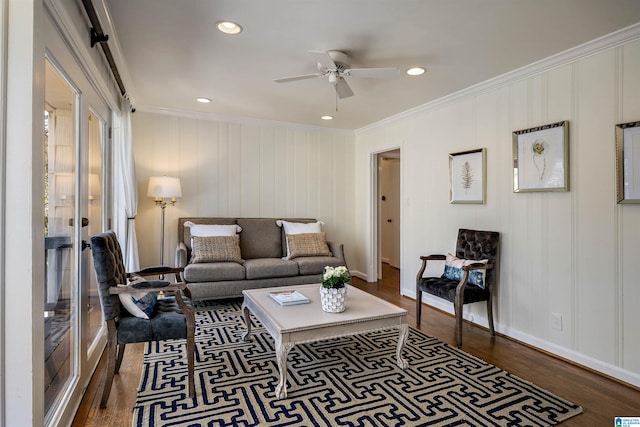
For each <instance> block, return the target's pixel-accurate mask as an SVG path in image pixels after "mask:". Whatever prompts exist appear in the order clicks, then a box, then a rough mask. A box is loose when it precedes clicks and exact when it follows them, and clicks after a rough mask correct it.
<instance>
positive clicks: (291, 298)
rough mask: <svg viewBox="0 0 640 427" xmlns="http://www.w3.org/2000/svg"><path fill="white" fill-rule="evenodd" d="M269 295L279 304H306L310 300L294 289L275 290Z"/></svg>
mask: <svg viewBox="0 0 640 427" xmlns="http://www.w3.org/2000/svg"><path fill="white" fill-rule="evenodd" d="M269 296H270V297H271V298H272V299H273V300H274V301H275V302H277V303H278V304H280V305H296V304H308V303H310V302H311V300H310V299H309V298H307V297H305V296H304V295H302V294H301V293H300V292H298V291H296V290H286V291H277V292H271V293H269Z"/></svg>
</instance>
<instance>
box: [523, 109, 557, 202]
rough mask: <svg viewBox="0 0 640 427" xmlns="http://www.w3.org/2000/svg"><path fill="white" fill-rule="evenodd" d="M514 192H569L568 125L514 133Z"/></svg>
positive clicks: (545, 126)
mask: <svg viewBox="0 0 640 427" xmlns="http://www.w3.org/2000/svg"><path fill="white" fill-rule="evenodd" d="M513 191H514V192H516V193H521V192H527V191H569V122H568V121H566V120H565V121H562V122H558V123H552V124H549V125H544V126H538V127H535V128H530V129H523V130H519V131H515V132H513Z"/></svg>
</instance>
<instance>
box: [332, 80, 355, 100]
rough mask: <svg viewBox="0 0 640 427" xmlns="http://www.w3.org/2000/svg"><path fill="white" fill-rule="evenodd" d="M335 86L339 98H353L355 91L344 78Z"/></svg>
mask: <svg viewBox="0 0 640 427" xmlns="http://www.w3.org/2000/svg"><path fill="white" fill-rule="evenodd" d="M334 86H335V88H336V93H337V94H338V98H340V99H342V98H349V97H350V96H353V91H352V90H351V88H350V87H349V85H348V84H347V81H346V80H345V79H343V78H342V77H339V78H338V80H337V81H336V84H335V85H334Z"/></svg>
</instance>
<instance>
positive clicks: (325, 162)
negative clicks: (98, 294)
mask: <svg viewBox="0 0 640 427" xmlns="http://www.w3.org/2000/svg"><path fill="white" fill-rule="evenodd" d="M132 120H133V140H134V152H135V158H136V168H137V171H136V172H137V181H138V194H139V204H138V216H137V218H136V230H137V233H138V244H139V246H140V265H141V266H148V265H153V264H157V263H158V261H159V258H160V252H159V250H158V249H157V248H158V247H159V245H160V209H159V208H157V207H155V205H154V204H153V201H152V200H151V199H149V198H147V197H146V194H147V185H148V182H149V177H150V176H154V175H168V176H176V177H179V178H180V180H181V183H182V199H181V200H179V201H178V203H177V204H176V206H174V207H172V206H168V207H167V208H166V230H165V263H167V262H168V261H170V262H173V259H174V258H173V257H174V251H175V247H176V242H177V235H178V231H177V224H178V222H177V219H178V218H179V217H182V216H221V217H225V216H229V217H267V218H270V217H311V218H318V219H320V220H322V221H324V222H325V223H326V224H325V227H324V230H325V231H326V232H327V239H328V240H331V241H335V242H340V243H343V244H344V245H345V251H346V256H347V262H349V261H350V254H351V253H353V248H354V244H353V243H352V242H353V240H354V238H353V224H354V212H353V199H354V194H353V189H354V183H353V180H354V172H353V167H352V165H353V164H354V159H353V153H354V136H353V134H352V133H351V132H348V133H346V132H344V131H331V130H325V129H319V128H309V127H301V126H295V125H281V124H272V123H264V122H260V123H258V122H257V121H256V122H244V123H235V122H229V121H226V120H215V119H208V118H206V117H185V116H178V115H170V114H162V113H152V112H143V111H138V112H136V113H135V114H133V116H132Z"/></svg>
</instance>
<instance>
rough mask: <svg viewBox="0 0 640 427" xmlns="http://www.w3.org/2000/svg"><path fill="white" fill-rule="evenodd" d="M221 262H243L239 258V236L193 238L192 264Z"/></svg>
mask: <svg viewBox="0 0 640 427" xmlns="http://www.w3.org/2000/svg"><path fill="white" fill-rule="evenodd" d="M223 261H230V262H237V263H240V264H242V263H243V262H244V260H243V259H242V257H241V256H240V236H238V235H237V234H234V235H233V236H204V237H200V236H195V237H193V248H192V256H191V262H192V263H194V264H195V263H202V262H223Z"/></svg>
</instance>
